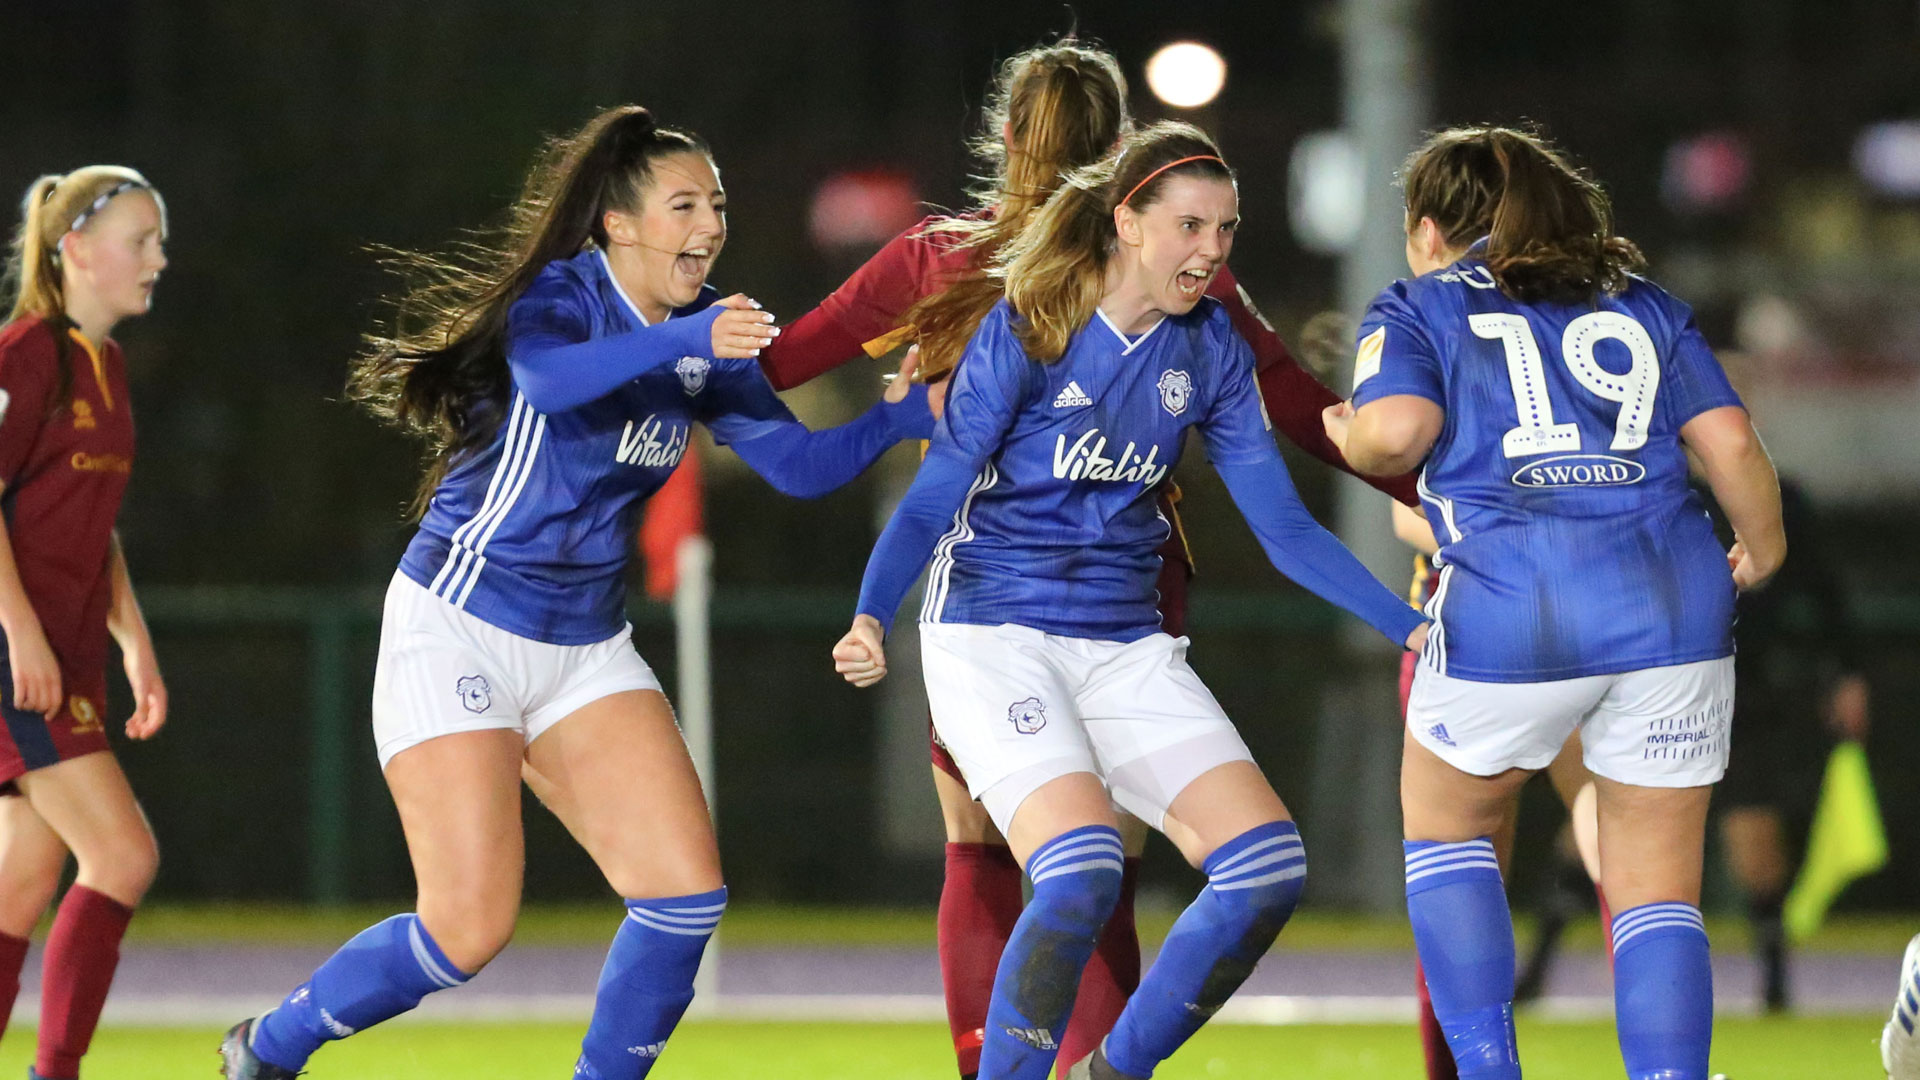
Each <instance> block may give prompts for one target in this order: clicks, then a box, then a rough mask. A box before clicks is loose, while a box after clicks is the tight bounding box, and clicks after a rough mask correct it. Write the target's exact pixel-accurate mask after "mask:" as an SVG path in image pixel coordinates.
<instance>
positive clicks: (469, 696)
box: [453, 675, 493, 713]
mask: <svg viewBox="0 0 1920 1080" xmlns="http://www.w3.org/2000/svg"><path fill="white" fill-rule="evenodd" d="M453 688H454V690H455V691H456V692H458V693H459V695H460V704H461V705H463V706H465V707H466V710H467V711H468V712H473V713H482V712H486V711H487V709H488V708H490V707H492V705H493V687H491V686H488V685H487V677H486V676H485V675H463V676H461V677H460V681H459V682H457V683H455V684H453Z"/></svg>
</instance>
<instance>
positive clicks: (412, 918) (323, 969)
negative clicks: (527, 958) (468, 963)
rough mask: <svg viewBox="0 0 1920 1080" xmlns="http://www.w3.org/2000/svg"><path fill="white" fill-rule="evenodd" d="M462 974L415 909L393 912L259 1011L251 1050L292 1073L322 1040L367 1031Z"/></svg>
mask: <svg viewBox="0 0 1920 1080" xmlns="http://www.w3.org/2000/svg"><path fill="white" fill-rule="evenodd" d="M468 978H469V976H468V974H467V973H466V972H464V971H461V970H460V969H459V968H457V967H454V966H453V964H452V963H451V962H450V961H449V960H448V959H447V957H446V954H445V953H443V952H441V951H440V946H439V945H437V944H435V943H434V940H433V936H432V935H430V934H428V933H427V928H426V927H424V926H422V925H420V917H419V916H418V915H412V914H408V915H395V916H394V917H393V918H391V919H388V920H387V921H386V922H383V923H379V924H378V925H375V926H370V927H368V928H367V929H365V930H362V931H360V933H359V935H358V936H356V937H355V938H354V939H353V940H351V941H349V942H347V943H346V944H345V945H342V946H341V947H340V951H339V952H336V953H334V954H333V955H332V956H330V957H328V958H327V961H326V963H324V964H321V965H320V967H319V970H317V971H315V972H314V973H313V977H312V978H311V979H308V980H307V981H306V982H304V983H301V984H300V985H299V987H297V988H296V989H295V990H294V991H293V993H291V994H288V995H287V999H286V1000H285V1001H283V1002H281V1003H280V1007H279V1008H277V1009H275V1010H273V1011H272V1012H270V1013H268V1014H267V1015H265V1016H263V1017H261V1018H260V1021H259V1023H257V1024H255V1025H254V1028H253V1052H254V1053H255V1054H256V1055H258V1056H259V1058H260V1059H261V1060H262V1061H265V1062H267V1063H268V1064H270V1065H278V1066H279V1067H281V1068H283V1069H290V1070H293V1071H295V1072H297V1071H299V1070H300V1069H301V1068H303V1067H305V1065H306V1064H307V1059H308V1058H309V1057H311V1056H313V1052H314V1051H315V1050H318V1049H319V1048H320V1044H321V1043H324V1042H328V1041H330V1040H333V1039H344V1038H346V1037H347V1036H349V1035H351V1034H353V1033H354V1032H356V1031H365V1030H366V1029H367V1028H370V1027H372V1026H373V1025H375V1024H377V1023H379V1022H380V1021H382V1020H389V1019H392V1018H393V1017H396V1016H398V1015H400V1014H401V1013H403V1012H406V1011H407V1010H409V1009H411V1008H413V1007H414V1006H416V1005H418V1004H420V999H421V998H424V997H426V996H427V995H428V994H431V993H433V992H434V991H435V990H444V989H446V988H447V987H450V986H459V985H460V984H461V983H463V982H466V981H467V979H468Z"/></svg>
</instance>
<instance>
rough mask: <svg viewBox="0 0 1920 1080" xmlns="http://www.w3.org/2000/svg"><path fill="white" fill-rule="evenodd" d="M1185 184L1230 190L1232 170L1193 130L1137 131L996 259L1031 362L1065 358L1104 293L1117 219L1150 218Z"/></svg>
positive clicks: (1072, 178)
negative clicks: (1175, 185)
mask: <svg viewBox="0 0 1920 1080" xmlns="http://www.w3.org/2000/svg"><path fill="white" fill-rule="evenodd" d="M1183 158H1193V159H1196V160H1190V161H1182V159H1183ZM1168 166H1172V167H1171V168H1169V167H1168ZM1179 176H1206V177H1213V178H1216V179H1221V180H1226V181H1229V182H1231V181H1232V180H1233V170H1232V169H1230V168H1229V167H1228V166H1227V165H1226V164H1225V163H1224V162H1223V161H1221V160H1220V150H1219V148H1218V147H1217V146H1215V145H1214V142H1213V139H1212V138H1210V137H1208V135H1207V133H1206V132H1204V131H1201V130H1200V129H1199V128H1197V127H1194V126H1193V125H1192V124H1188V123H1182V122H1179V121H1171V120H1163V121H1161V122H1160V123H1157V124H1152V125H1150V126H1148V127H1144V128H1141V129H1139V130H1137V131H1134V132H1132V133H1130V134H1128V135H1127V136H1126V137H1125V138H1123V139H1121V140H1120V145H1119V147H1118V148H1117V149H1116V150H1115V151H1114V152H1113V153H1112V154H1110V155H1108V156H1107V157H1106V158H1105V159H1104V160H1102V161H1100V162H1099V163H1097V164H1094V165H1089V166H1088V167H1086V168H1084V169H1079V170H1077V171H1075V172H1073V173H1071V174H1069V175H1068V176H1067V178H1066V182H1065V183H1064V184H1062V185H1061V187H1060V190H1059V191H1057V192H1055V193H1054V195H1053V198H1051V199H1048V200H1047V203H1046V205H1045V206H1043V207H1041V208H1040V212H1039V214H1037V215H1035V217H1034V219H1033V222H1032V224H1030V225H1028V226H1027V229H1026V231H1024V232H1022V233H1021V234H1020V235H1019V236H1017V237H1015V238H1014V239H1013V241H1012V242H1011V243H1009V244H1007V245H1006V246H1005V247H1003V248H1001V249H1000V251H999V252H998V254H996V255H995V256H994V267H993V270H992V271H991V273H992V275H993V276H994V277H996V278H998V279H999V280H1000V281H1001V283H1002V284H1003V286H1004V288H1005V291H1006V296H1007V302H1008V304H1010V305H1011V306H1012V307H1013V310H1014V314H1015V315H1016V316H1017V318H1016V321H1015V324H1014V333H1015V335H1016V336H1018V337H1019V339H1020V343H1021V345H1023V346H1025V348H1026V350H1027V355H1029V356H1031V357H1033V358H1034V359H1035V360H1039V361H1041V362H1043V363H1051V362H1053V361H1055V360H1058V359H1060V357H1061V355H1062V354H1063V353H1065V352H1066V351H1067V341H1068V339H1070V338H1072V337H1073V335H1074V332H1075V331H1077V330H1079V329H1080V328H1081V327H1082V326H1085V325H1086V324H1087V322H1088V320H1090V319H1092V318H1093V312H1094V309H1095V308H1097V307H1099V306H1100V296H1101V294H1102V293H1103V292H1104V291H1105V289H1106V278H1107V258H1108V257H1109V256H1110V255H1112V254H1113V250H1114V245H1115V243H1116V234H1115V232H1114V225H1113V213H1114V211H1115V210H1117V209H1119V207H1120V204H1121V203H1122V202H1126V203H1127V204H1128V205H1129V206H1131V207H1133V208H1134V209H1135V210H1145V209H1146V208H1147V207H1149V206H1152V205H1153V204H1154V203H1155V202H1157V201H1159V198H1160V194H1161V192H1162V191H1164V190H1165V189H1166V186H1167V183H1168V182H1169V181H1171V180H1173V179H1174V178H1175V177H1179Z"/></svg>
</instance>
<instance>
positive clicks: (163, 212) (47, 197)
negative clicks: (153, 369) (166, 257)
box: [6, 165, 167, 410]
mask: <svg viewBox="0 0 1920 1080" xmlns="http://www.w3.org/2000/svg"><path fill="white" fill-rule="evenodd" d="M133 190H140V191H144V192H146V193H147V194H148V195H151V196H152V197H153V201H154V204H155V205H156V206H158V207H159V208H160V228H161V231H162V233H164V232H165V231H166V222H167V204H166V201H165V200H163V199H162V198H161V197H160V193H159V192H158V191H155V190H154V189H153V185H151V184H149V183H147V178H146V177H144V176H141V175H140V174H139V173H138V172H136V171H134V170H133V169H129V168H127V167H126V166H124V165H88V166H85V167H84V168H79V169H75V170H73V171H72V172H70V173H66V174H64V175H61V174H58V173H50V174H48V175H46V176H42V177H40V178H39V179H37V180H35V181H34V182H33V183H32V185H30V186H29V187H28V188H27V193H26V195H25V196H24V197H23V198H21V200H20V227H19V228H18V229H17V230H15V232H14V234H13V246H12V250H11V251H10V253H9V257H8V259H7V271H6V288H7V291H8V292H11V293H12V294H13V310H12V312H11V313H10V314H9V315H8V316H7V321H8V322H12V321H14V320H16V319H24V318H30V317H37V318H41V319H45V320H47V322H48V323H49V324H51V326H52V329H53V350H54V360H55V364H56V366H57V369H58V374H57V375H56V376H55V383H54V393H53V399H52V407H53V408H54V409H55V410H58V409H61V408H63V407H65V406H66V405H67V404H68V403H69V401H70V399H71V398H72V397H73V362H72V359H71V357H70V355H69V353H68V351H67V350H68V344H69V339H68V337H67V330H68V329H69V328H70V327H71V326H72V325H73V324H72V321H71V320H70V319H68V318H67V294H66V284H65V282H64V281H63V280H62V278H61V276H60V241H61V240H62V239H64V238H65V237H66V235H67V233H69V232H71V231H73V229H74V225H75V223H76V222H77V223H78V224H79V226H80V228H82V229H84V228H86V223H87V219H89V218H91V217H92V216H93V215H94V214H96V213H98V212H99V211H100V210H101V209H102V208H103V207H102V206H101V205H96V204H98V203H99V202H100V200H101V199H102V198H103V197H104V198H108V199H111V198H112V197H113V196H114V195H115V194H117V193H119V192H122V191H133Z"/></svg>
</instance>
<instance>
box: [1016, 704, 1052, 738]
mask: <svg viewBox="0 0 1920 1080" xmlns="http://www.w3.org/2000/svg"><path fill="white" fill-rule="evenodd" d="M1007 720H1008V721H1009V722H1011V723H1012V724H1013V729H1014V730H1015V731H1018V732H1019V733H1020V734H1022V735H1032V734H1033V733H1034V732H1036V731H1039V730H1040V729H1041V728H1043V727H1046V726H1047V707H1046V705H1044V704H1042V703H1041V701H1040V699H1039V698H1037V697H1030V698H1027V699H1026V700H1024V701H1016V702H1014V703H1013V704H1012V705H1009V706H1007Z"/></svg>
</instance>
